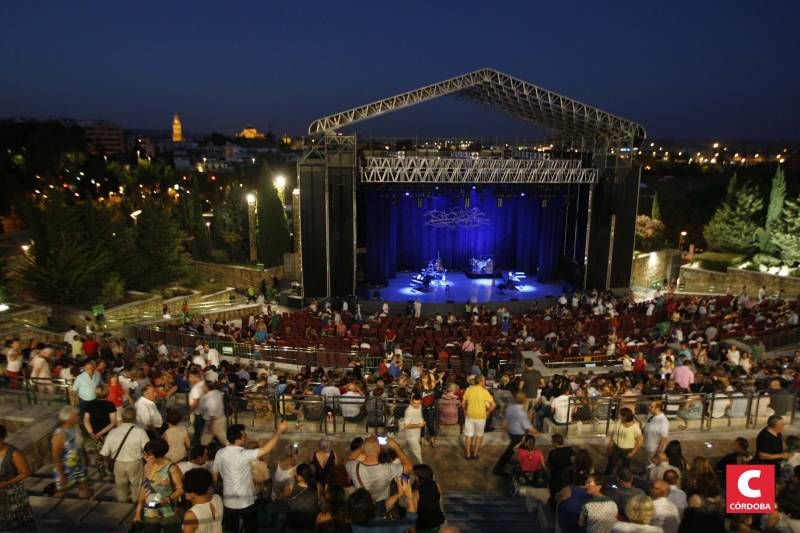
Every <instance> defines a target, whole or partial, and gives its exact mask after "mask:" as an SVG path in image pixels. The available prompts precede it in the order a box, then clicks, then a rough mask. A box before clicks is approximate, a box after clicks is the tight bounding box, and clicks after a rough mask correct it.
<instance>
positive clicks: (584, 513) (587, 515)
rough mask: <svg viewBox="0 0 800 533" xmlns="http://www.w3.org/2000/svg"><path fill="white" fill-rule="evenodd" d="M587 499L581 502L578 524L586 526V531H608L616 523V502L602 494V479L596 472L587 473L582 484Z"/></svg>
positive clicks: (588, 532)
mask: <svg viewBox="0 0 800 533" xmlns="http://www.w3.org/2000/svg"><path fill="white" fill-rule="evenodd" d="M584 488H585V489H586V493H587V494H588V495H589V496H590V498H589V501H587V502H586V503H584V504H583V507H582V508H581V513H580V516H579V518H578V525H579V526H581V527H584V528H586V533H610V531H611V529H612V528H613V527H614V524H616V523H617V513H618V512H619V509H617V504H616V503H614V500H612V499H611V498H609V497H607V496H605V495H603V481H602V480H601V478H600V477H599V476H598V475H597V474H589V475H588V476H587V477H586V484H585V485H584Z"/></svg>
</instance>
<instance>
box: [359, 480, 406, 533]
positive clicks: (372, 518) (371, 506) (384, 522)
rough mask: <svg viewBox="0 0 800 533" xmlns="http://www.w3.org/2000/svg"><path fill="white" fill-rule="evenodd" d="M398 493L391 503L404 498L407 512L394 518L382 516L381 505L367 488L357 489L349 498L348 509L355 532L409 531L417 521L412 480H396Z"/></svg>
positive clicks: (390, 532)
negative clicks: (401, 516)
mask: <svg viewBox="0 0 800 533" xmlns="http://www.w3.org/2000/svg"><path fill="white" fill-rule="evenodd" d="M394 482H395V485H396V486H397V494H395V495H393V496H392V497H391V498H392V501H391V502H390V503H391V505H394V504H395V503H396V501H397V500H398V499H400V498H403V499H404V500H405V501H406V504H407V506H406V514H405V516H404V517H403V518H400V519H398V520H392V519H387V518H382V513H381V512H380V508H381V507H380V506H379V505H377V504H376V502H375V501H374V500H373V497H372V495H371V494H370V493H369V491H367V490H365V489H362V488H360V489H357V490H356V491H355V492H354V493H353V494H351V495H350V497H349V498H348V499H347V511H348V514H349V515H350V521H351V527H352V532H353V533H370V532H374V533H402V532H404V531H408V530H409V528H411V527H413V526H414V525H415V524H416V522H417V499H416V498H414V492H413V488H412V486H411V482H410V481H409V480H406V479H402V478H397V479H395V480H394Z"/></svg>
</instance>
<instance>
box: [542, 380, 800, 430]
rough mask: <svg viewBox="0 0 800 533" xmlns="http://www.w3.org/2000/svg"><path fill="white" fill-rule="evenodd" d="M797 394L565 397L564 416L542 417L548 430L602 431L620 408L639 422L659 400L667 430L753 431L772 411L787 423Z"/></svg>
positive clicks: (611, 422)
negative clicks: (563, 419)
mask: <svg viewBox="0 0 800 533" xmlns="http://www.w3.org/2000/svg"><path fill="white" fill-rule="evenodd" d="M797 400H798V395H797V394H796V393H790V392H788V391H785V390H784V391H781V392H780V393H779V394H777V395H776V394H774V393H773V392H772V391H765V390H762V391H749V392H743V391H734V392H731V393H727V392H715V393H665V394H658V395H631V396H615V397H606V396H604V397H597V398H587V397H580V396H570V397H569V407H568V413H569V415H568V419H567V421H566V422H565V423H556V422H555V421H554V420H553V419H552V418H547V419H546V421H545V423H544V428H545V430H546V431H547V432H548V433H562V434H567V435H607V434H608V432H609V428H610V427H611V426H612V425H613V424H614V423H615V421H616V420H617V419H618V417H619V412H620V409H622V408H624V407H628V408H630V409H631V411H633V414H634V416H635V417H636V419H637V420H638V421H639V423H640V425H642V426H644V425H645V424H646V423H647V418H648V417H649V416H650V414H649V411H648V406H649V405H650V403H651V402H653V401H658V402H661V405H662V410H663V412H664V414H665V415H666V416H667V419H668V420H669V425H670V431H671V432H672V431H676V432H677V431H702V432H705V431H711V430H720V429H758V428H761V427H764V426H765V425H766V423H767V419H768V418H769V417H770V416H771V415H772V414H779V415H781V416H783V417H784V420H785V421H786V423H787V424H790V425H791V424H793V423H794V421H795V413H796V411H797Z"/></svg>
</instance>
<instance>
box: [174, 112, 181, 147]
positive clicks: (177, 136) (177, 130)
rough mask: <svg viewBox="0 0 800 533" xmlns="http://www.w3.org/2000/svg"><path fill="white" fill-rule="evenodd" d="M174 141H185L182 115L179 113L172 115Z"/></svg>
mask: <svg viewBox="0 0 800 533" xmlns="http://www.w3.org/2000/svg"><path fill="white" fill-rule="evenodd" d="M172 142H174V143H180V142H183V126H182V125H181V117H179V116H178V114H177V113H175V116H174V117H172Z"/></svg>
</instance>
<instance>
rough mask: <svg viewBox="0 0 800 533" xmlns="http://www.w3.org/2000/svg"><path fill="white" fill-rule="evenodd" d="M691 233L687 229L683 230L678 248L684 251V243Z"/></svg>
mask: <svg viewBox="0 0 800 533" xmlns="http://www.w3.org/2000/svg"><path fill="white" fill-rule="evenodd" d="M688 234H689V233H688V232H687V231H686V230H683V231H681V236H680V238H679V239H678V250H680V251H683V243H684V241H685V240H686V236H687V235H688Z"/></svg>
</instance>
